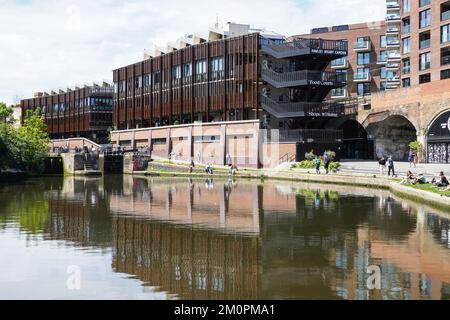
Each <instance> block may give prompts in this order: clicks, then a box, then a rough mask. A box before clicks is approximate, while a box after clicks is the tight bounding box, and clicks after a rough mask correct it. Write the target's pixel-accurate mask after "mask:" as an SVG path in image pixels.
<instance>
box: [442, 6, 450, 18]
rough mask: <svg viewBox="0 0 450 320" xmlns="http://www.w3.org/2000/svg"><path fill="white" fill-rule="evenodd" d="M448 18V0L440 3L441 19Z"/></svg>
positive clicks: (449, 13) (449, 15)
mask: <svg viewBox="0 0 450 320" xmlns="http://www.w3.org/2000/svg"><path fill="white" fill-rule="evenodd" d="M448 19H450V1H447V2H444V3H443V4H441V21H445V20H448Z"/></svg>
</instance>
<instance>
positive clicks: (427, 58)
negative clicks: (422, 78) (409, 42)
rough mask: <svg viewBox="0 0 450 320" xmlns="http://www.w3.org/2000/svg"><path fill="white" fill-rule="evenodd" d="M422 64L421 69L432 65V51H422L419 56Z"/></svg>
mask: <svg viewBox="0 0 450 320" xmlns="http://www.w3.org/2000/svg"><path fill="white" fill-rule="evenodd" d="M419 60H420V65H419V70H427V69H430V67H431V52H427V53H422V54H421V55H420V56H419Z"/></svg>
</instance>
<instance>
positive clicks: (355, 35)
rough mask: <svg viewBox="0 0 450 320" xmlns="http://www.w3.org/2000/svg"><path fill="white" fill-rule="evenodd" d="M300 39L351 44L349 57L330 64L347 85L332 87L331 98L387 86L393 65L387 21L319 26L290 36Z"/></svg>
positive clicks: (367, 91)
mask: <svg viewBox="0 0 450 320" xmlns="http://www.w3.org/2000/svg"><path fill="white" fill-rule="evenodd" d="M298 38H310V39H319V38H321V39H328V40H340V41H346V42H347V43H348V47H349V50H348V56H347V57H342V58H339V59H336V60H333V61H331V63H330V65H329V66H328V69H330V70H336V72H337V73H339V74H343V75H344V76H345V77H346V79H347V85H346V86H345V87H342V88H336V89H334V90H332V91H331V92H330V95H329V96H328V97H327V99H343V98H349V97H356V96H368V95H371V94H372V93H374V92H378V91H383V90H385V89H386V87H387V83H388V81H387V79H388V72H389V71H391V68H392V66H391V65H387V49H388V43H387V36H386V22H385V21H374V22H367V23H358V24H350V25H339V26H332V27H321V28H315V29H312V30H311V33H309V34H303V35H296V36H292V37H290V38H289V39H291V40H295V39H298ZM397 67H398V66H397Z"/></svg>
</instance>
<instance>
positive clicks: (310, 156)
mask: <svg viewBox="0 0 450 320" xmlns="http://www.w3.org/2000/svg"><path fill="white" fill-rule="evenodd" d="M315 158H316V155H315V154H314V151H313V150H311V151H310V152H307V153H305V159H306V160H308V161H311V160H314V159H315Z"/></svg>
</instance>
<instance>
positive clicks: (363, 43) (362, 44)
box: [353, 40, 370, 50]
mask: <svg viewBox="0 0 450 320" xmlns="http://www.w3.org/2000/svg"><path fill="white" fill-rule="evenodd" d="M369 48H370V42H369V41H368V40H359V41H356V42H355V44H354V45H353V49H355V50H360V49H366V50H368V49H369Z"/></svg>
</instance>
